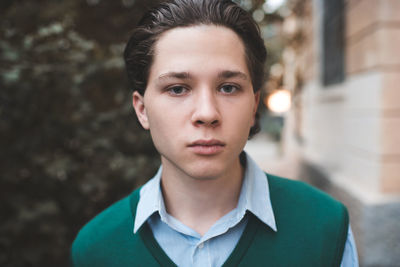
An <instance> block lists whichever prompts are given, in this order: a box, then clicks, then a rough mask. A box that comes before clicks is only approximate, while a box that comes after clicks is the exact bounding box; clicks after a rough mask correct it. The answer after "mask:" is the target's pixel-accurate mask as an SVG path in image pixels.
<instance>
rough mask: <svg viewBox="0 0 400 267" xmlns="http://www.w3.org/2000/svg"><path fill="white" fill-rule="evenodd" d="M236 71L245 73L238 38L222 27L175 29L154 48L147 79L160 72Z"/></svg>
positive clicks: (241, 43) (242, 46)
mask: <svg viewBox="0 0 400 267" xmlns="http://www.w3.org/2000/svg"><path fill="white" fill-rule="evenodd" d="M206 68H208V69H210V68H211V69H212V70H215V69H219V70H224V69H229V70H236V69H237V70H240V71H242V72H245V73H248V68H247V64H246V57H245V48H244V45H243V42H242V40H241V39H240V37H239V36H238V35H237V34H236V33H235V32H234V31H232V30H231V29H229V28H226V27H224V26H215V25H198V26H191V27H178V28H174V29H171V30H168V31H166V32H164V33H163V34H162V35H161V36H160V38H159V39H158V41H157V42H156V44H155V49H154V58H153V64H152V67H151V69H150V79H151V76H154V75H155V74H157V73H162V72H164V71H202V70H205V69H206Z"/></svg>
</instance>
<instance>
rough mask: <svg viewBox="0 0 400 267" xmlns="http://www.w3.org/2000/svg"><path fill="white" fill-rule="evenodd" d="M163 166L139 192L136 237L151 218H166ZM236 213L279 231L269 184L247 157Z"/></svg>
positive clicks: (247, 156) (135, 225) (135, 226)
mask: <svg viewBox="0 0 400 267" xmlns="http://www.w3.org/2000/svg"><path fill="white" fill-rule="evenodd" d="M161 173H162V166H161V167H160V168H159V169H158V172H157V174H156V175H155V176H154V177H153V178H152V179H151V180H150V181H148V182H147V183H146V184H145V185H144V186H143V187H142V189H141V190H140V199H139V203H138V205H137V210H136V218H135V223H134V229H133V232H134V233H136V232H137V231H138V230H139V228H140V227H141V226H142V225H143V223H144V222H146V221H147V220H148V219H149V217H150V216H151V215H152V214H153V213H155V212H159V213H160V214H166V210H165V206H164V200H163V198H162V193H161V187H160V182H161ZM237 210H238V212H239V213H243V214H244V213H245V212H246V211H247V210H248V211H250V212H251V213H253V214H254V215H255V216H256V217H257V218H258V219H259V220H260V221H262V222H263V223H264V224H266V225H268V226H269V227H270V228H271V229H273V230H274V231H277V228H276V223H275V217H274V213H273V209H272V205H271V200H270V194H269V186H268V180H267V179H266V176H265V173H264V172H263V171H262V170H261V169H260V168H259V167H258V166H257V164H256V163H255V162H254V160H253V159H252V158H251V157H250V156H249V155H248V154H247V153H246V170H245V174H244V180H243V184H242V189H241V191H240V196H239V201H238V206H237Z"/></svg>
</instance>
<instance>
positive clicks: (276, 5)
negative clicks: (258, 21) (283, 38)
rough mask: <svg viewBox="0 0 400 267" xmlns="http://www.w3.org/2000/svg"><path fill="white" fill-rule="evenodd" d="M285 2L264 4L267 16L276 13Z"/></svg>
mask: <svg viewBox="0 0 400 267" xmlns="http://www.w3.org/2000/svg"><path fill="white" fill-rule="evenodd" d="M285 2H286V1H285V0H266V2H265V3H264V4H263V9H264V11H265V13H267V14H270V13H274V12H275V11H276V10H277V9H278V8H280V7H281V6H282V5H283V4H284V3H285Z"/></svg>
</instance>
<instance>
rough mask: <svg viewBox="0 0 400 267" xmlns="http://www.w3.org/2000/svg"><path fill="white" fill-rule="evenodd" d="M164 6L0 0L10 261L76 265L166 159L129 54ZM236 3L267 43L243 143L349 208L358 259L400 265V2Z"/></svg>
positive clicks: (1, 229) (3, 180)
mask: <svg viewBox="0 0 400 267" xmlns="http://www.w3.org/2000/svg"><path fill="white" fill-rule="evenodd" d="M156 2H158V1H148V0H147V1H146V0H115V1H106V0H86V1H84V0H69V1H67V0H37V1H29V0H19V1H11V0H2V1H1V2H0V36H1V38H0V170H1V172H0V201H1V206H0V212H1V214H0V216H1V223H0V266H68V254H69V248H70V245H71V242H72V241H73V239H74V237H75V235H76V233H77V231H78V230H79V229H80V228H81V227H82V226H83V225H84V224H85V223H86V222H87V221H88V220H89V219H90V218H92V217H93V216H94V215H95V214H97V213H98V212H100V211H101V210H102V209H104V208H105V207H107V206H108V205H110V204H111V203H113V202H115V201H117V200H118V199H120V198H122V197H123V196H125V195H127V194H129V193H130V192H131V191H132V190H133V189H134V188H136V187H137V186H139V185H141V184H143V183H144V182H145V181H146V180H147V179H149V178H151V177H152V176H153V175H154V173H155V171H156V170H157V168H158V166H159V158H158V155H157V153H156V151H155V149H154V147H153V146H152V143H151V139H150V136H149V134H148V133H147V132H145V131H143V130H142V129H141V127H140V126H139V125H138V123H137V122H136V118H135V115H134V112H133V109H132V108H131V104H130V99H131V97H130V95H131V92H130V90H129V88H128V83H127V79H126V76H125V70H124V63H123V60H122V52H123V49H124V46H125V43H126V41H127V39H128V38H129V33H130V31H131V30H132V28H133V27H134V25H136V23H137V21H138V20H139V19H140V17H141V15H142V14H143V12H144V11H145V10H146V9H147V8H148V7H149V6H152V5H154V4H155V3H156ZM236 2H237V3H239V4H240V5H241V6H242V7H243V8H245V9H246V10H248V11H249V12H250V13H251V14H252V16H253V18H254V19H255V20H256V21H257V22H258V23H259V25H260V30H261V34H262V36H263V38H264V40H265V44H266V46H267V49H268V52H269V57H268V62H267V65H268V66H267V67H268V69H269V72H268V80H267V82H266V84H265V86H264V88H263V92H262V93H263V105H260V114H261V121H262V132H261V133H260V134H258V135H257V136H256V137H254V138H253V139H252V140H251V141H249V142H248V144H247V145H246V148H245V149H246V150H247V151H248V152H249V153H250V154H251V155H252V156H253V157H254V158H255V160H256V161H257V162H258V163H259V164H260V165H261V166H262V167H263V169H265V170H266V171H268V172H271V173H275V174H278V175H282V176H286V177H289V178H292V179H300V180H305V181H307V182H309V183H311V184H313V185H315V186H317V187H319V188H321V189H322V190H325V191H326V192H328V193H329V194H331V195H333V196H334V197H335V198H337V199H339V200H340V201H342V202H344V203H345V204H346V206H347V207H348V209H349V212H350V218H351V224H352V228H353V231H354V234H355V239H356V243H357V246H358V252H359V257H360V264H361V266H400V265H399V262H400V142H399V141H400V140H399V139H400V101H399V100H400V88H399V84H400V53H399V51H398V47H400V1H398V0H335V1H332V0H331V1H329V0H286V1H285V0H237V1H236Z"/></svg>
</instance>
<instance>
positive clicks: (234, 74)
mask: <svg viewBox="0 0 400 267" xmlns="http://www.w3.org/2000/svg"><path fill="white" fill-rule="evenodd" d="M218 78H224V79H228V78H240V79H242V80H247V79H248V77H247V75H246V74H244V73H243V72H241V71H232V70H224V71H221V72H220V73H218Z"/></svg>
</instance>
